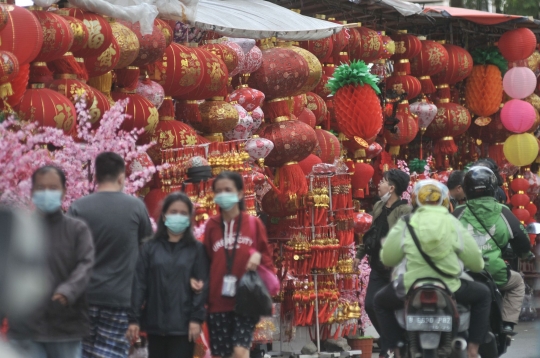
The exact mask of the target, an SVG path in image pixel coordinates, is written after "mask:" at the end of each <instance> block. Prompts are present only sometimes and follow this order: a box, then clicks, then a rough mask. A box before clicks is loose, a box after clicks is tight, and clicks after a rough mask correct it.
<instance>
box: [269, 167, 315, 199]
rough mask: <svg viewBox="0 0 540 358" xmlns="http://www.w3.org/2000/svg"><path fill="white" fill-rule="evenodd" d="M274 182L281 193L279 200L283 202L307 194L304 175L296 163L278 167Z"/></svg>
mask: <svg viewBox="0 0 540 358" xmlns="http://www.w3.org/2000/svg"><path fill="white" fill-rule="evenodd" d="M276 180H277V181H278V185H279V190H280V191H281V199H282V200H284V201H287V200H289V198H290V197H291V196H294V195H296V196H297V197H300V196H301V195H304V194H307V192H308V184H307V180H306V177H305V174H304V172H303V171H302V168H301V167H300V165H298V163H296V162H290V163H287V164H285V165H284V166H282V167H280V168H279V169H278V175H276Z"/></svg>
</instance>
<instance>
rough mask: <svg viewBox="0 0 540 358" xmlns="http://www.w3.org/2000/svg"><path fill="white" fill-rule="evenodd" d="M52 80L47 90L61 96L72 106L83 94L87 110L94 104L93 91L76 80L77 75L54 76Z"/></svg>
mask: <svg viewBox="0 0 540 358" xmlns="http://www.w3.org/2000/svg"><path fill="white" fill-rule="evenodd" d="M54 78H55V79H54V80H53V81H52V83H51V84H50V85H49V88H50V89H52V90H53V91H56V92H58V93H61V94H63V95H64V96H66V97H67V98H69V100H70V101H71V103H73V105H75V103H77V98H78V97H81V96H82V95H83V94H84V95H85V96H86V104H87V108H90V106H91V105H92V104H93V103H94V99H95V95H94V92H95V91H94V89H92V87H90V86H88V85H87V84H86V83H83V82H81V81H79V80H78V79H77V75H74V74H57V75H56V74H55V76H54Z"/></svg>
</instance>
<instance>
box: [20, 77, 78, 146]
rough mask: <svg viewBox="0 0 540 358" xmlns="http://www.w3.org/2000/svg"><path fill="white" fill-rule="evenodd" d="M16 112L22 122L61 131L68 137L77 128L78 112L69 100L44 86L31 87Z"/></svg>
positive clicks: (34, 85)
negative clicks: (34, 123) (29, 122)
mask: <svg viewBox="0 0 540 358" xmlns="http://www.w3.org/2000/svg"><path fill="white" fill-rule="evenodd" d="M14 110H15V112H17V113H18V115H19V118H20V120H22V121H31V122H37V123H38V124H39V125H40V126H45V127H53V128H57V129H61V130H63V131H64V133H66V134H68V135H70V134H72V133H73V131H74V130H75V128H76V124H77V112H76V111H75V107H74V106H73V104H72V103H71V101H70V100H69V98H67V97H66V96H63V95H61V94H60V93H58V92H56V91H53V90H50V89H48V88H44V85H43V84H33V85H31V87H30V88H29V89H27V90H26V92H25V93H24V95H23V97H22V99H21V101H20V103H19V104H18V105H16V106H15V107H14Z"/></svg>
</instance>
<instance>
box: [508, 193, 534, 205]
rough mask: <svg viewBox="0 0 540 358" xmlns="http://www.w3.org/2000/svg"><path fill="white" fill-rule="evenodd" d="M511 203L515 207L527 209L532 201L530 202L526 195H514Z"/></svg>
mask: <svg viewBox="0 0 540 358" xmlns="http://www.w3.org/2000/svg"><path fill="white" fill-rule="evenodd" d="M510 202H511V203H512V205H513V206H515V207H519V206H521V207H525V206H527V205H528V204H529V202H530V200H529V196H528V195H526V194H514V195H512V197H511V198H510Z"/></svg>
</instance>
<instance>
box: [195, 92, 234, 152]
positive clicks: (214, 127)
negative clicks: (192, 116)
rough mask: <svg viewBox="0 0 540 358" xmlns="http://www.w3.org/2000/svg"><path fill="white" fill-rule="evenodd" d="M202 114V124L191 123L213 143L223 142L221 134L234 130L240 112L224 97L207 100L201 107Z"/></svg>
mask: <svg viewBox="0 0 540 358" xmlns="http://www.w3.org/2000/svg"><path fill="white" fill-rule="evenodd" d="M199 110H200V112H201V122H200V123H190V124H191V125H192V126H193V127H194V128H195V129H196V130H198V131H200V132H203V133H204V134H205V137H206V138H207V139H210V140H211V141H219V142H222V141H223V135H222V134H221V133H225V132H229V131H231V130H233V129H234V128H235V127H236V125H237V124H238V117H239V115H238V111H237V109H236V108H235V106H233V105H232V104H230V103H227V102H225V101H224V100H223V97H216V98H214V99H211V100H206V101H205V102H204V103H202V104H201V105H200V106H199Z"/></svg>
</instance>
